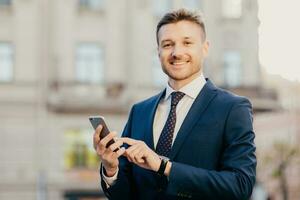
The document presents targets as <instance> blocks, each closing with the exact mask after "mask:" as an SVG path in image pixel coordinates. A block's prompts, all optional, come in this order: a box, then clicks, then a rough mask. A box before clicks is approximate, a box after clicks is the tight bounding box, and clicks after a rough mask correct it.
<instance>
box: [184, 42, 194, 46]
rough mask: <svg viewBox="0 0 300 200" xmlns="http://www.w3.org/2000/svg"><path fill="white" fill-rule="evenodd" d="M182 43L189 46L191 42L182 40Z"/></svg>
mask: <svg viewBox="0 0 300 200" xmlns="http://www.w3.org/2000/svg"><path fill="white" fill-rule="evenodd" d="M183 44H184V45H186V46H189V45H191V44H192V42H190V41H184V42H183Z"/></svg>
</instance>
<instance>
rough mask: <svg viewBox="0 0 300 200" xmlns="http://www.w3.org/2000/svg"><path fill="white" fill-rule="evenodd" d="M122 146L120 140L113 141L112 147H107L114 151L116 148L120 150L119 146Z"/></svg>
mask: <svg viewBox="0 0 300 200" xmlns="http://www.w3.org/2000/svg"><path fill="white" fill-rule="evenodd" d="M122 145H123V141H122V140H115V143H113V144H112V145H110V146H109V148H110V150H111V151H115V150H116V149H117V148H120V146H122Z"/></svg>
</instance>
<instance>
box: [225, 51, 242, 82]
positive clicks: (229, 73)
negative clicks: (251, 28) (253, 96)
mask: <svg viewBox="0 0 300 200" xmlns="http://www.w3.org/2000/svg"><path fill="white" fill-rule="evenodd" d="M223 63H224V76H225V85H226V86H228V87H238V86H240V85H241V80H242V69H241V68H242V66H241V55H240V52H238V51H226V52H225V53H224V55H223Z"/></svg>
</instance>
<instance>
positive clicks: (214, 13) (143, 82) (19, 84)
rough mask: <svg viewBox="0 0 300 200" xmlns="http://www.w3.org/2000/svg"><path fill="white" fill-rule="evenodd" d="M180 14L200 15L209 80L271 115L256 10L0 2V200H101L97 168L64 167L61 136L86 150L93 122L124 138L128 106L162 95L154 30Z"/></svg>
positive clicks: (231, 4) (227, 5)
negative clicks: (79, 199) (100, 119)
mask: <svg viewBox="0 0 300 200" xmlns="http://www.w3.org/2000/svg"><path fill="white" fill-rule="evenodd" d="M180 7H186V8H192V9H194V10H201V11H203V13H204V15H205V19H206V26H207V35H208V39H209V40H210V46H211V48H210V55H209V58H208V59H207V60H206V63H205V69H204V71H205V76H207V77H209V78H210V79H212V80H213V82H214V83H216V84H217V85H219V86H222V87H225V88H228V89H231V90H233V91H236V92H238V93H239V94H242V95H245V96H248V97H249V98H250V99H251V100H252V102H253V105H254V109H255V110H257V111H264V110H272V109H274V108H275V107H276V101H275V100H276V95H275V94H274V92H272V91H269V92H266V90H265V89H264V88H263V87H262V80H261V72H260V66H259V62H258V31H257V30H258V25H259V21H258V19H257V10H258V8H257V2H256V1H253V0H222V1H218V0H213V1H212V0H159V1H157V0H124V1H116V0H110V1H108V0H64V1H60V0H26V1H24V0H0V136H1V140H0V148H1V151H0V199H12V200H14V199H21V198H22V199H34V198H36V199H46V198H48V199H64V198H71V197H74V196H75V197H76V195H77V196H80V195H83V196H84V194H85V195H86V197H87V196H89V195H91V196H93V195H94V196H99V195H100V194H99V193H97V191H99V188H100V186H99V177H98V172H97V169H96V168H95V167H94V168H93V167H91V168H89V167H88V166H89V165H88V164H86V163H85V162H81V161H80V159H77V161H78V162H75V163H77V164H74V163H73V164H70V165H68V164H66V159H67V160H68V158H66V150H65V149H66V146H70V144H67V143H68V142H66V138H68V136H67V137H66V135H68V133H70V132H71V133H72V134H73V135H75V137H77V136H78V135H80V134H86V135H88V134H90V135H89V136H90V142H91V140H92V137H91V136H92V133H93V130H92V129H91V127H90V124H89V122H88V116H89V115H96V114H97V115H99V114H100V115H104V116H105V117H106V120H107V124H108V125H109V127H111V128H112V129H113V130H117V131H118V132H121V131H122V129H123V126H124V124H125V123H126V119H127V115H128V111H129V109H130V107H131V105H132V104H133V103H135V102H137V101H139V100H141V99H143V98H145V97H148V96H151V95H153V94H156V93H157V92H159V91H160V90H161V89H162V88H163V87H164V85H165V84H166V80H167V79H166V76H165V75H164V74H163V73H162V71H161V67H160V64H159V60H158V57H157V52H156V40H155V28H156V24H157V22H158V20H159V19H160V17H161V16H162V15H163V14H164V13H165V12H166V11H168V10H171V9H176V8H180ZM77 133H78V134H77ZM84 138H86V137H84ZM82 140H85V139H82ZM90 145H91V144H88V147H89V148H90ZM71 146H72V144H71ZM79 147H80V148H83V149H84V148H87V147H85V146H83V147H82V146H80V145H79V146H78V144H77V146H76V149H77V150H78V149H79ZM82 152H84V150H82V151H81V153H82ZM77 153H78V152H77ZM79 154H80V152H79V153H78V154H76V155H79ZM80 155H81V154H80ZM82 155H85V154H84V153H82ZM87 157H88V156H87ZM67 163H70V162H67ZM82 163H83V164H82ZM84 163H85V164H84ZM91 166H95V165H93V164H91Z"/></svg>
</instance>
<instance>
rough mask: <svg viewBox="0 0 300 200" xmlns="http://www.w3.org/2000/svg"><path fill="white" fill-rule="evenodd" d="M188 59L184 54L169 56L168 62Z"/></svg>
mask: <svg viewBox="0 0 300 200" xmlns="http://www.w3.org/2000/svg"><path fill="white" fill-rule="evenodd" d="M187 60H188V59H187V58H185V57H184V56H177V55H174V56H170V58H169V59H168V61H169V62H176V61H187Z"/></svg>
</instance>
